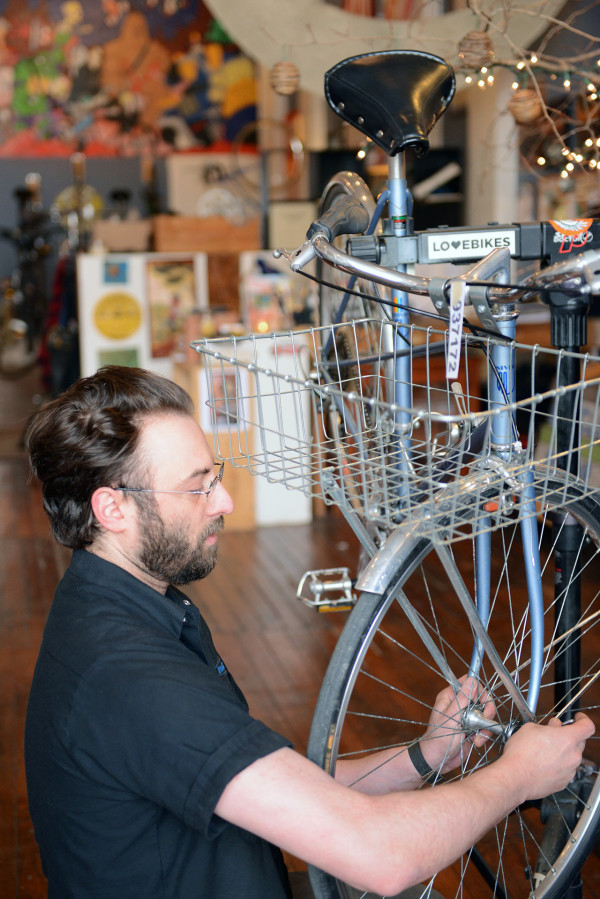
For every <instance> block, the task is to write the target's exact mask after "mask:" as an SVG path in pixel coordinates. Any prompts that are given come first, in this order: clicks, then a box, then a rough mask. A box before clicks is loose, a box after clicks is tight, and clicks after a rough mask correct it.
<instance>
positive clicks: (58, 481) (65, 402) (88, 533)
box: [25, 365, 194, 549]
mask: <svg viewBox="0 0 600 899" xmlns="http://www.w3.org/2000/svg"><path fill="white" fill-rule="evenodd" d="M161 412H176V413H180V414H185V415H192V414H193V412H194V407H193V403H192V400H191V398H190V396H189V394H187V393H186V392H185V390H183V388H181V387H178V386H177V384H174V383H173V382H172V381H169V380H167V379H166V378H163V377H161V376H160V375H156V374H153V373H152V372H149V371H144V370H143V369H140V368H126V367H123V366H118V365H111V366H107V367H105V368H101V369H100V370H99V371H98V372H96V374H94V375H91V376H90V377H87V378H81V379H80V380H79V381H77V382H76V383H75V384H73V386H72V387H70V388H69V389H68V390H67V391H65V393H62V394H61V395H60V396H59V397H57V398H56V399H55V400H52V402H49V403H47V404H46V405H44V406H42V407H41V408H40V409H39V410H38V411H37V412H35V413H34V414H33V415H32V416H31V418H30V419H29V421H28V423H27V429H26V432H25V446H26V449H27V452H28V454H29V461H30V463H31V468H32V471H33V473H34V474H35V475H36V477H37V478H38V479H39V481H40V482H41V485H42V496H43V498H44V509H45V510H46V514H47V515H48V518H49V519H50V524H51V526H52V533H53V534H54V536H55V537H56V539H57V540H58V542H59V543H62V544H64V546H68V547H70V548H71V549H82V548H83V547H85V546H89V545H90V544H91V543H93V541H94V539H95V537H96V536H97V535H98V534H99V532H100V526H99V524H98V522H97V521H96V518H95V516H94V513H93V512H92V506H91V499H92V495H93V493H94V491H95V490H97V489H98V488H99V487H104V486H117V485H118V484H121V483H123V481H124V480H125V479H126V478H127V476H128V475H129V474H130V473H131V471H132V469H133V468H134V467H135V463H136V460H135V458H134V453H135V449H136V446H137V443H138V439H139V434H140V426H141V424H142V423H143V420H144V418H146V417H147V416H148V415H150V414H153V413H161Z"/></svg>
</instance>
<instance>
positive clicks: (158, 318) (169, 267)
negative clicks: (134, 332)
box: [146, 256, 198, 359]
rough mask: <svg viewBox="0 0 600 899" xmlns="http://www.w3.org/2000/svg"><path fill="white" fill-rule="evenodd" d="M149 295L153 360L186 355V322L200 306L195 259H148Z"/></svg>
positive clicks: (153, 257) (147, 280)
mask: <svg viewBox="0 0 600 899" xmlns="http://www.w3.org/2000/svg"><path fill="white" fill-rule="evenodd" d="M146 296H147V298H148V309H149V311H150V345H151V353H152V358H153V359H161V358H164V357H165V356H171V355H172V354H173V353H174V352H176V351H180V352H184V351H185V343H186V322H187V319H188V317H189V315H190V314H191V313H192V312H193V311H194V310H195V309H196V307H197V305H198V304H197V300H196V280H195V276H194V258H193V256H190V258H189V259H172V258H169V257H165V258H162V259H161V258H160V257H158V258H157V257H156V256H148V257H147V259H146Z"/></svg>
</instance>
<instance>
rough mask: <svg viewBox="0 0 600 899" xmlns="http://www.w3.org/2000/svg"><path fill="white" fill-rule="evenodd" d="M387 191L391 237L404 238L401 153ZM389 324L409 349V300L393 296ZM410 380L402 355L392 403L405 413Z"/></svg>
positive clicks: (404, 417) (404, 416) (406, 420)
mask: <svg viewBox="0 0 600 899" xmlns="http://www.w3.org/2000/svg"><path fill="white" fill-rule="evenodd" d="M388 190H389V217H390V222H391V225H392V229H393V232H394V236H395V237H404V236H405V235H406V218H407V215H408V189H407V186H406V177H405V160H404V156H403V155H402V154H401V153H399V154H398V155H397V156H392V157H390V159H389V175H388ZM396 270H397V271H399V272H405V271H406V265H404V264H400V265H397V266H396ZM392 320H393V321H394V322H397V323H398V324H399V325H400V326H401V327H399V328H398V336H397V342H400V341H402V338H403V337H404V338H405V341H406V343H405V345H408V343H409V340H410V327H409V312H408V297H407V295H406V293H404V292H400V291H393V292H392ZM404 326H405V327H404ZM410 376H411V359H410V355H405V354H401V355H399V356H398V357H397V359H396V372H395V378H394V380H395V383H396V391H395V398H394V401H395V402H396V403H398V405H399V406H402V407H403V408H404V409H406V410H407V409H408V408H409V406H410V395H411V389H410V381H411V377H410ZM399 424H401V425H403V426H406V427H407V428H408V427H409V426H410V413H409V412H408V411H406V412H402V413H401V414H400V419H399Z"/></svg>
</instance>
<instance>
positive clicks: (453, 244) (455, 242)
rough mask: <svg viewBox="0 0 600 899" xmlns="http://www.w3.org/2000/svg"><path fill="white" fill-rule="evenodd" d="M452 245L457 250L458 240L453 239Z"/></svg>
mask: <svg viewBox="0 0 600 899" xmlns="http://www.w3.org/2000/svg"><path fill="white" fill-rule="evenodd" d="M452 246H453V247H454V249H455V250H458V248H459V247H460V240H453V241H452Z"/></svg>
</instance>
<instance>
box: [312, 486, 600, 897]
mask: <svg viewBox="0 0 600 899" xmlns="http://www.w3.org/2000/svg"><path fill="white" fill-rule="evenodd" d="M567 513H568V514H567ZM537 517H538V525H539V546H540V561H541V579H542V588H543V596H544V643H543V645H544V649H543V665H542V678H541V684H540V692H539V700H538V705H537V711H536V720H538V721H540V722H545V721H547V720H548V719H549V718H550V717H552V716H556V715H558V716H561V715H562V716H563V718H568V717H570V716H571V715H572V713H573V712H574V711H575V710H577V709H580V710H583V711H586V712H587V713H588V714H589V715H590V717H592V718H593V719H596V720H597V723H598V725H600V715H599V713H598V709H600V504H598V502H596V501H595V500H594V499H592V498H591V497H587V498H582V499H579V500H578V501H576V502H574V503H572V504H570V505H569V506H568V508H567V509H566V510H565V512H560V511H559V512H550V511H549V510H548V508H547V506H546V504H545V502H544V500H543V499H541V500H539V501H538V516H537ZM489 556H490V563H489V566H483V568H482V566H481V565H479V566H478V565H477V554H476V552H475V542H474V541H470V540H468V539H465V540H461V541H459V542H457V543H455V544H453V545H452V546H451V558H452V564H451V565H448V564H442V563H441V562H440V559H439V557H438V555H437V553H436V552H435V550H434V548H433V546H432V544H431V543H430V542H429V541H427V540H426V539H417V540H414V541H413V543H412V544H410V548H409V549H408V551H407V552H406V553H405V554H404V557H403V560H402V562H401V563H400V566H399V568H398V570H397V572H396V576H395V578H394V583H393V585H391V586H390V588H389V589H388V590H387V592H386V593H385V595H383V596H376V595H374V594H364V595H363V596H362V597H361V598H360V599H359V601H358V603H357V605H356V607H355V608H354V610H353V612H352V614H351V615H350V618H349V619H348V622H347V625H346V627H345V629H344V631H343V633H342V636H341V638H340V640H339V642H338V645H337V647H336V650H335V653H334V655H333V656H332V659H331V662H330V665H329V668H328V671H327V674H326V677H325V681H324V684H323V687H322V690H321V694H320V697H319V701H318V703H317V708H316V712H315V717H314V721H313V726H312V730H311V735H310V741H309V749H308V754H309V757H310V758H311V759H312V760H313V761H315V762H316V763H317V764H319V765H320V766H322V767H324V768H325V769H326V770H328V771H329V772H330V773H331V774H332V775H333V774H335V769H336V765H337V764H338V762H340V761H341V760H344V759H347V758H352V757H355V756H356V755H365V754H368V753H372V752H376V751H378V750H381V749H383V748H388V747H398V749H399V750H402V748H403V747H405V746H407V745H408V744H409V743H411V742H413V741H414V740H416V739H418V738H419V737H420V736H422V735H423V733H424V731H425V729H426V726H427V722H428V719H429V715H430V712H431V707H432V703H433V701H434V699H435V697H436V695H437V694H438V693H439V692H440V690H441V689H443V688H444V687H445V686H446V685H447V681H446V679H445V675H444V673H443V671H444V670H445V671H446V672H447V671H448V670H451V671H452V672H453V673H454V675H455V676H457V677H459V676H460V675H462V674H466V673H467V671H468V670H469V666H470V663H471V658H472V652H473V647H474V643H475V640H474V636H473V633H472V629H471V626H470V624H469V622H468V620H467V618H466V615H465V612H464V610H463V607H462V605H461V603H460V601H459V598H458V596H457V594H456V591H455V587H454V586H453V582H452V580H451V572H450V571H449V570H448V569H449V568H451V567H454V569H455V573H456V571H458V572H459V573H460V577H461V579H462V582H463V583H464V584H465V585H466V587H467V588H468V590H469V592H470V594H471V596H474V585H475V582H476V580H477V578H479V579H480V580H481V578H482V577H485V569H486V568H487V570H489V571H490V572H491V584H490V597H491V609H490V617H489V624H488V633H489V635H490V637H491V639H492V641H493V644H494V646H495V648H496V650H497V651H498V653H499V655H500V658H501V660H502V662H503V663H504V665H505V666H506V668H507V669H508V671H509V672H510V676H511V679H512V682H513V683H514V684H515V685H516V686H517V687H518V690H519V691H520V692H521V693H522V694H524V695H527V690H528V686H529V679H530V671H531V658H530V640H529V637H530V617H529V607H528V594H527V587H526V583H527V581H526V571H525V565H524V559H523V546H522V541H521V529H520V527H519V525H518V524H517V523H516V522H515V523H508V524H506V525H505V526H504V527H502V528H500V529H498V530H496V531H494V532H493V533H492V534H491V547H490V551H489ZM571 569H572V573H571V574H570V575H567V572H568V571H569V570H571ZM555 583H556V585H557V586H556V589H555ZM454 584H456V580H454ZM407 603H408V604H409V605H408V606H407ZM402 604H404V609H403V608H402ZM407 609H408V611H409V614H411V615H413V616H414V620H416V621H417V622H419V623H420V625H421V626H422V627H423V628H424V631H422V633H425V634H426V636H427V639H428V640H429V641H430V642H429V648H428V649H427V648H425V642H427V640H425V641H424V640H423V639H422V637H420V636H418V634H417V631H416V630H415V629H414V628H413V626H412V624H411V623H409V620H408V619H407V614H406V610H407ZM432 647H433V648H434V649H435V652H433V653H432V652H431V648H432ZM478 676H479V680H480V682H481V683H482V685H483V686H484V687H485V689H486V690H487V691H488V693H489V694H490V696H491V697H492V698H493V701H494V703H495V706H496V714H497V719H498V721H500V722H501V723H502V724H504V725H508V724H510V723H511V722H512V723H513V724H514V723H515V722H518V721H519V719H520V717H521V716H520V714H519V712H518V711H517V710H516V708H515V704H514V701H513V698H511V695H510V692H511V691H510V690H509V689H507V687H506V685H505V684H504V683H502V682H501V680H500V679H499V677H498V673H497V671H496V670H495V669H494V667H493V666H492V664H491V662H490V660H489V659H488V658H487V657H485V658H484V660H483V663H482V665H481V669H480V671H479V675H478ZM598 739H599V737H598V736H596V738H594V739H592V740H590V741H589V742H588V744H587V748H586V760H587V758H589V760H590V765H589V767H588V769H587V771H586V772H585V773H584V772H582V774H583V775H584V776H582V777H581V779H580V780H579V781H577V782H574V783H573V784H572V785H570V788H569V789H568V790H567V791H565V795H557V796H553V797H549V798H548V799H546V800H544V801H543V802H542V803H536V804H530V805H528V807H527V808H519V809H517V810H516V811H515V812H514V813H512V814H511V815H509V816H508V817H507V818H506V819H504V820H502V821H500V822H499V824H498V825H497V826H496V827H495V828H494V829H493V830H492V831H491V832H490V833H489V834H488V835H486V836H485V838H483V839H482V840H481V841H480V842H479V843H478V844H477V845H476V846H475V847H473V848H472V850H470V851H469V853H467V854H466V855H465V856H463V857H462V858H460V859H458V860H457V862H456V863H455V864H454V865H452V866H450V867H448V868H446V869H444V870H442V871H440V872H439V873H438V874H437V875H436V876H435V877H434V879H433V881H432V883H433V886H434V887H435V889H436V890H438V891H439V892H440V893H441V894H442V895H443V896H444V897H445V899H453V897H456V899H468V897H475V896H476V897H481V899H485V897H487V896H489V897H498V899H499V897H510V899H533V897H535V899H559V897H562V896H564V895H565V890H566V889H567V887H568V886H569V884H570V882H571V881H572V879H573V877H574V876H575V875H576V874H577V873H578V871H579V869H580V867H581V866H582V864H583V862H584V860H585V859H586V858H587V856H588V854H589V852H590V850H591V848H592V846H593V845H594V843H595V841H596V839H597V836H598V830H599V825H600V811H599V808H598V805H599V802H600V796H599V793H600V782H599V780H598V776H597V773H596V772H597V767H596V765H595V764H594V762H600V749H599V748H598ZM502 745H503V743H502V738H501V737H500V736H498V737H495V738H493V739H491V740H490V741H488V743H486V744H485V748H484V749H482V750H478V751H476V750H474V749H473V747H471V749H470V751H469V753H466V754H465V757H464V759H463V763H462V766H461V767H459V768H457V769H456V770H455V771H453V772H451V774H448V775H446V779H450V778H452V777H453V778H462V777H464V776H466V775H468V774H469V773H470V772H472V771H473V770H475V769H476V768H478V767H481V766H484V765H487V764H490V763H492V762H493V761H494V760H495V759H497V758H498V756H499V754H500V753H501V752H502ZM424 788H426V789H435V788H436V787H435V785H433V786H432V787H430V786H429V785H427V786H425V787H424ZM544 822H546V823H544ZM550 825H553V826H552V827H551V826H550ZM557 825H558V826H557ZM457 826H458V824H457ZM341 837H342V838H343V834H342V835H341ZM332 838H333V837H332ZM584 876H585V872H584ZM311 880H312V883H313V889H314V891H315V895H316V897H317V899H355V897H357V896H361V895H362V894H360V893H357V892H356V891H355V890H352V888H349V887H347V885H346V884H344V883H342V882H340V881H338V880H336V879H333V878H331V877H329V876H328V875H325V874H323V873H322V872H320V871H315V870H313V871H311ZM365 895H366V894H365ZM369 895H370V894H369ZM428 895H429V893H428V892H427V890H425V891H424V896H428Z"/></svg>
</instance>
